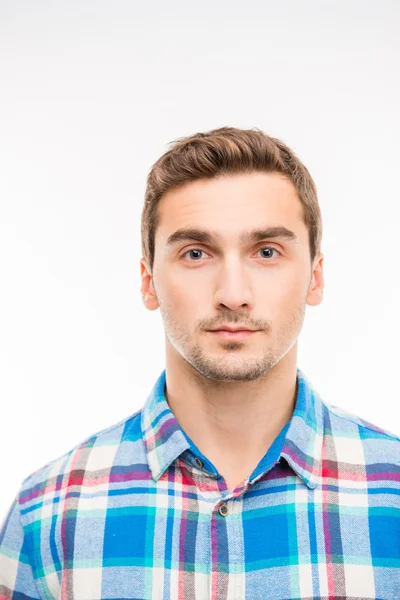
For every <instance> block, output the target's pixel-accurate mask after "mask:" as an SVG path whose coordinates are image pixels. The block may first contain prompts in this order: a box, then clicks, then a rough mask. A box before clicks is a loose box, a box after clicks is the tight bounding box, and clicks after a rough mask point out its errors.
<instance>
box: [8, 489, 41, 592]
mask: <svg viewBox="0 0 400 600" xmlns="http://www.w3.org/2000/svg"><path fill="white" fill-rule="evenodd" d="M14 598H23V599H24V600H40V595H39V594H38V590H37V587H36V583H35V580H34V577H33V573H32V563H31V562H30V558H29V553H28V548H27V543H26V538H25V534H24V529H23V526H22V522H21V516H20V511H19V504H18V499H17V498H15V499H14V501H13V503H12V505H11V507H10V509H9V511H8V514H7V515H6V517H5V519H4V521H3V523H2V524H0V600H13V599H14Z"/></svg>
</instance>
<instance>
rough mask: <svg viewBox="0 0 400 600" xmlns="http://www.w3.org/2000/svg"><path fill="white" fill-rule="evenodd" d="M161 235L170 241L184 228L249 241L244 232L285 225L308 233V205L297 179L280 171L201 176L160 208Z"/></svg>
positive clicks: (173, 193) (158, 235) (173, 192)
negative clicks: (305, 208)
mask: <svg viewBox="0 0 400 600" xmlns="http://www.w3.org/2000/svg"><path fill="white" fill-rule="evenodd" d="M158 215H159V225H158V227H157V231H156V238H158V241H159V243H162V244H165V243H166V242H167V240H168V238H169V237H170V236H171V234H173V233H174V231H176V230H177V229H182V228H197V229H199V228H202V229H207V230H210V231H211V230H212V231H214V232H218V233H219V239H220V240H221V241H223V240H226V241H227V242H229V240H230V239H234V238H235V239H236V238H237V237H240V239H243V236H242V234H243V232H244V231H246V230H250V229H255V228H257V227H260V226H261V225H262V226H264V227H265V226H269V227H273V226H283V227H286V228H287V229H290V230H292V231H295V233H296V235H297V236H298V237H299V238H301V237H302V236H307V228H306V226H305V223H304V217H303V207H302V205H301V203H300V200H299V197H298V195H297V192H296V188H295V187H294V185H293V183H292V182H291V181H290V180H289V179H287V178H286V177H284V176H282V175H281V174H279V173H265V172H263V173H259V172H252V173H241V174H237V175H236V174H235V175H224V176H220V177H216V178H213V179H200V180H196V181H192V182H189V183H186V184H184V185H183V186H181V187H179V188H177V189H175V190H171V191H169V192H168V193H166V194H165V195H164V196H163V198H162V199H161V201H160V203H159V206H158Z"/></svg>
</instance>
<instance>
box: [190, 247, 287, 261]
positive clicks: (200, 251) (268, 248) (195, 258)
mask: <svg viewBox="0 0 400 600" xmlns="http://www.w3.org/2000/svg"><path fill="white" fill-rule="evenodd" d="M260 250H269V251H271V250H272V252H276V253H277V254H280V252H279V250H277V249H276V248H273V247H272V246H264V247H263V248H259V250H257V252H260ZM190 252H191V253H192V258H194V260H190V262H198V261H199V259H201V256H199V255H201V253H203V254H206V252H205V251H204V250H202V249H201V248H191V249H190V250H186V252H184V253H183V254H182V256H181V258H184V257H185V256H186V254H189V253H190ZM193 253H195V254H196V253H197V256H194V257H193ZM263 258H273V256H271V255H270V256H264V257H263Z"/></svg>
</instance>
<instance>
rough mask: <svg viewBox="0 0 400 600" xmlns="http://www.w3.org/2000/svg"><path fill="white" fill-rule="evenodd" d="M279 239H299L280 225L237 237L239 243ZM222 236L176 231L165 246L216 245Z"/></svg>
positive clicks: (200, 232) (248, 232)
mask: <svg viewBox="0 0 400 600" xmlns="http://www.w3.org/2000/svg"><path fill="white" fill-rule="evenodd" d="M272 238H280V239H285V240H288V241H291V242H298V241H299V239H298V237H297V235H296V234H295V233H294V231H291V230H290V229H287V228H286V227H283V226H281V225H279V226H275V227H265V228H263V229H246V230H245V231H243V232H242V233H241V235H240V237H239V240H240V243H241V244H245V243H255V242H261V241H262V240H265V239H272ZM221 239H222V236H221V235H220V234H219V233H218V232H217V231H207V230H202V229H178V230H177V231H175V232H174V233H172V234H171V235H170V236H169V238H168V239H167V244H166V245H167V246H173V245H174V244H177V243H178V242H186V241H195V242H200V243H203V244H217V243H218V242H220V241H221Z"/></svg>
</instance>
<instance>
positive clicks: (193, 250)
mask: <svg viewBox="0 0 400 600" xmlns="http://www.w3.org/2000/svg"><path fill="white" fill-rule="evenodd" d="M189 252H199V253H200V252H204V250H200V248H192V250H188V251H187V252H185V254H189ZM185 254H182V257H184V256H185ZM197 258H199V257H197ZM194 262H196V261H194Z"/></svg>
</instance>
